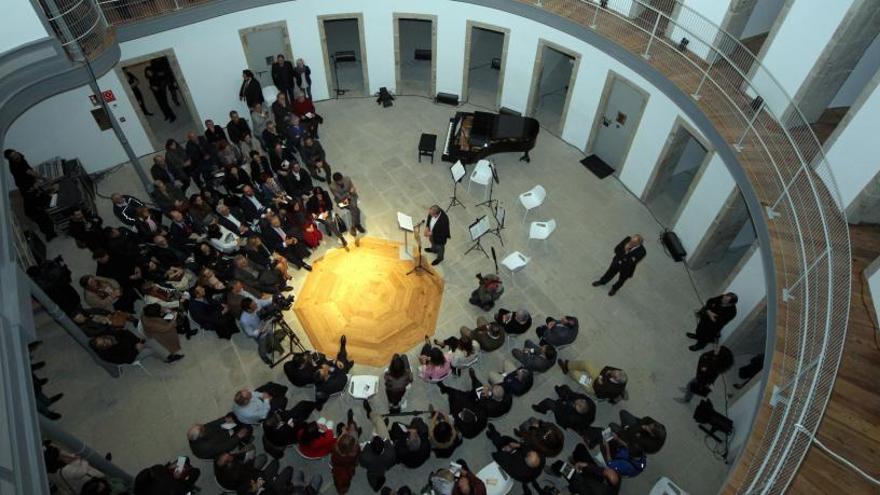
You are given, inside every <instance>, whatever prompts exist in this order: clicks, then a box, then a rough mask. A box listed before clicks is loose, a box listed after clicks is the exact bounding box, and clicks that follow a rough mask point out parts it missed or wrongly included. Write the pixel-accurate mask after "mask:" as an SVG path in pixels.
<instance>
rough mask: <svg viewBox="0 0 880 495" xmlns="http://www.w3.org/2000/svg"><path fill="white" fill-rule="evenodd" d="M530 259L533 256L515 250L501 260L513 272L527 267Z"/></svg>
mask: <svg viewBox="0 0 880 495" xmlns="http://www.w3.org/2000/svg"><path fill="white" fill-rule="evenodd" d="M530 260H531V258H529V257H528V256H526V255H524V254H522V253H521V252H519V251H514V252H512V253H510V254H508V255H507V257H505V258H504V259H503V260H501V264H502V265H504V267H505V268H507V269H508V270H510V272H511V273H516V272H518V271H520V270H522V269H523V268H525V267H526V265H528V264H529V261H530Z"/></svg>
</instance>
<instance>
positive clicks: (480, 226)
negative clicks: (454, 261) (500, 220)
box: [464, 215, 490, 258]
mask: <svg viewBox="0 0 880 495" xmlns="http://www.w3.org/2000/svg"><path fill="white" fill-rule="evenodd" d="M489 230H490V229H489V219H488V218H486V215H483V216H481V217H480V218H478V219H476V220H474V223H472V224H470V225H468V232H469V233H470V234H471V240H472V241H474V245H473V246H471V247H470V249H468V250H467V251H465V252H464V254H468V253H470V252H471V251H473V250H474V249H479V250H480V251H482V252H483V254H484V255H486V257H487V258H488V257H489V253H487V252H486V250H485V249H484V248H483V245H482V244H480V240H481V239H482V238H483V236H484V235H486V233H487V232H489Z"/></svg>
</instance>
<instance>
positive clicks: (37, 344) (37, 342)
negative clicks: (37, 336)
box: [28, 340, 43, 351]
mask: <svg viewBox="0 0 880 495" xmlns="http://www.w3.org/2000/svg"><path fill="white" fill-rule="evenodd" d="M41 345H43V341H42V340H35V341H33V342H31V343H30V344H28V350H29V351H33V350H36V349H37V347H40V346H41Z"/></svg>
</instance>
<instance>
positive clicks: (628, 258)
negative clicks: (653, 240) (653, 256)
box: [593, 234, 647, 296]
mask: <svg viewBox="0 0 880 495" xmlns="http://www.w3.org/2000/svg"><path fill="white" fill-rule="evenodd" d="M642 242H643V239H642V236H641V235H639V234H633V235H631V236H628V237H626V238H625V239H624V240H622V241H620V243H619V244H618V245H617V246H615V247H614V258H613V259H612V260H611V266H609V267H608V270H607V271H605V274H604V275H602V278H600V279H599V280H596V281H595V282H593V287H598V286H600V285H605V284H607V283H608V282H610V281H611V279H612V278H614V276H615V275H617V274H618V273H619V274H620V277H618V279H617V282H614V285H612V286H611V290H610V291H608V295H609V296H613V295H614V294H617V291H619V290H620V288H621V287H623V283H624V282H626V279H628V278H630V277H632V276H633V273H635V271H636V265H637V264H638V263H639V261H642V258H644V257H645V254H647V253H646V252H645V246H643V245H642Z"/></svg>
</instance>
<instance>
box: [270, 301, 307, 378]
mask: <svg viewBox="0 0 880 495" xmlns="http://www.w3.org/2000/svg"><path fill="white" fill-rule="evenodd" d="M285 337H287V341H288V347H287V349H286V350H285V349H284V347H283V344H284V338H285ZM267 338H271V339H273V342H272V345H271V350H272V364H270V365H269V368H274V367H276V366H278V365H279V364H281V363H283V362H284V360H285V359H287V358H289V357H290V356H292V355H293V354H294V352H297V351H298V352H306V348H305V347H304V346H303V344H302V341H301V340H300V339H299V336H298V335H297V334H296V332H294V331H293V329H292V328H290V325H288V324H287V322H286V321H284V317H283V316H282V315H281V314H280V313H279V314H278V315H277V316H276V317H275V319H273V320H272V335H271V336H269V337H267ZM279 348H280V349H281V350H280V351H279V350H278V349H279ZM279 354H280V355H279Z"/></svg>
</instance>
